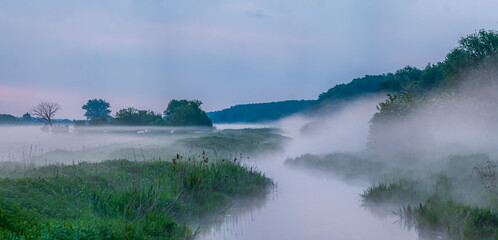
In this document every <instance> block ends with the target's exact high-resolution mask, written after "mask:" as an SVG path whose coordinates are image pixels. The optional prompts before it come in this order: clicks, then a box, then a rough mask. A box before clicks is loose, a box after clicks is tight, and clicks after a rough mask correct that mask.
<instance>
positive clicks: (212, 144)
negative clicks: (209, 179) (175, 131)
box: [177, 128, 288, 156]
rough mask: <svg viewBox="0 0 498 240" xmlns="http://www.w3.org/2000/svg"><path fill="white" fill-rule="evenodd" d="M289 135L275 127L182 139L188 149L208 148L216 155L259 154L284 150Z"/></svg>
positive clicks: (181, 141) (181, 143)
mask: <svg viewBox="0 0 498 240" xmlns="http://www.w3.org/2000/svg"><path fill="white" fill-rule="evenodd" d="M287 140H288V138H287V137H284V136H282V135H281V131H280V130H278V129H273V128H259V129H238V130H233V129H227V130H222V131H219V132H217V133H214V134H209V135H205V136H201V137H191V138H185V139H180V140H178V141H177V145H178V146H180V147H184V148H186V149H194V150H196V149H197V150H207V151H208V152H210V153H213V154H215V155H232V156H235V155H239V154H241V153H242V154H244V155H258V154H265V153H271V152H276V151H280V150H283V148H284V144H285V143H286V141H287Z"/></svg>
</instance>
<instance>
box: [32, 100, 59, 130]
mask: <svg viewBox="0 0 498 240" xmlns="http://www.w3.org/2000/svg"><path fill="white" fill-rule="evenodd" d="M60 109H61V106H60V105H59V104H58V103H56V102H40V103H39V104H38V105H36V106H35V107H34V108H33V110H31V114H32V115H34V116H36V117H39V118H41V119H43V120H44V121H46V122H47V123H48V125H50V126H52V120H53V119H54V115H55V113H56V112H57V111H59V110H60Z"/></svg>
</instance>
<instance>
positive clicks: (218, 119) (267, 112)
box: [208, 100, 315, 123]
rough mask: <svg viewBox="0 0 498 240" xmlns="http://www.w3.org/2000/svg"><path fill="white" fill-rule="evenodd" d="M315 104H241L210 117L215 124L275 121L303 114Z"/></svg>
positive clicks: (310, 101)
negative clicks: (295, 114)
mask: <svg viewBox="0 0 498 240" xmlns="http://www.w3.org/2000/svg"><path fill="white" fill-rule="evenodd" d="M313 104H315V101H313V100H289V101H281V102H269V103H253V104H241V105H235V106H232V107H230V108H227V109H223V110H221V111H215V112H209V113H208V116H209V117H210V118H211V119H212V120H213V122H215V123H234V122H247V123H251V122H265V121H274V120H278V119H281V118H283V117H287V116H290V115H292V114H294V113H297V112H302V111H304V110H306V109H308V108H309V107H310V106H311V105H313Z"/></svg>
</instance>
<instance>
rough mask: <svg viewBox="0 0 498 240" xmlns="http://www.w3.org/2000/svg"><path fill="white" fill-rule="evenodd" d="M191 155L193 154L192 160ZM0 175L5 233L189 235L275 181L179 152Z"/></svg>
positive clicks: (0, 227) (0, 226) (0, 233)
mask: <svg viewBox="0 0 498 240" xmlns="http://www.w3.org/2000/svg"><path fill="white" fill-rule="evenodd" d="M187 158H188V159H187ZM25 176H26V177H23V178H19V179H9V178H4V179H1V180H0V238H1V239H188V238H191V237H192V236H193V232H192V231H191V230H190V229H189V228H188V227H187V226H186V225H184V224H179V223H178V222H185V221H186V220H192V219H193V218H195V217H200V216H202V215H204V214H209V213H213V212H215V211H216V210H220V209H222V208H223V207H224V206H225V205H226V204H227V201H228V200H229V198H231V197H235V196H262V195H263V194H264V193H266V189H267V187H269V186H270V185H271V184H272V183H271V181H270V180H269V179H267V178H265V177H264V176H263V175H262V174H260V173H259V172H257V171H255V170H253V169H251V168H248V167H244V166H242V165H240V164H238V163H237V162H234V161H233V160H230V159H227V160H223V161H222V160H221V159H218V160H212V159H208V158H207V157H204V156H202V159H196V157H195V156H185V157H184V156H180V155H177V156H176V157H175V158H174V160H173V161H172V162H165V161H153V162H131V161H126V160H114V161H105V162H102V163H79V164H76V165H68V166H63V165H51V166H46V167H41V168H35V169H32V170H29V171H27V172H25Z"/></svg>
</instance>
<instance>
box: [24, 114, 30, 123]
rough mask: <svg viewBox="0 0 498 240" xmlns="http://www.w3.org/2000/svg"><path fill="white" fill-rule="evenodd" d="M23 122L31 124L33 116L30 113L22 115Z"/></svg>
mask: <svg viewBox="0 0 498 240" xmlns="http://www.w3.org/2000/svg"><path fill="white" fill-rule="evenodd" d="M22 120H23V121H25V122H31V115H30V114H29V113H25V114H24V115H22Z"/></svg>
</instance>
